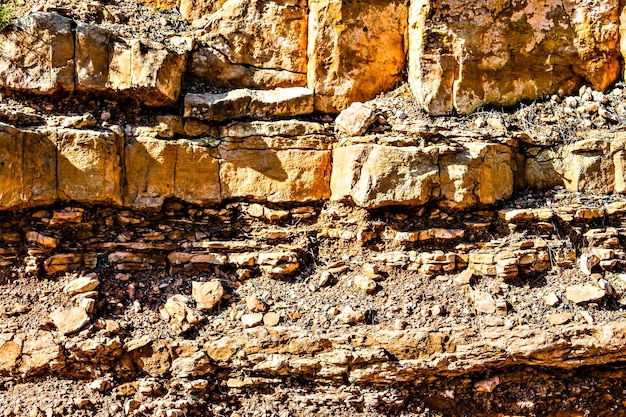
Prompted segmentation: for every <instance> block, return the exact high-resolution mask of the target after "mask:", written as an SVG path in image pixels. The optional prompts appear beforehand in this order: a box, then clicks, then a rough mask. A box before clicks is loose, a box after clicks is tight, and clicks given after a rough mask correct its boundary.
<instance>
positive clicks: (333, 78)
mask: <svg viewBox="0 0 626 417" xmlns="http://www.w3.org/2000/svg"><path fill="white" fill-rule="evenodd" d="M309 8H310V13H309V42H308V55H309V63H308V74H307V78H308V86H309V88H310V89H312V90H313V91H314V92H315V109H316V110H319V111H322V112H327V113H338V112H339V111H341V110H343V109H345V108H346V107H347V106H348V105H350V104H351V103H353V102H356V101H361V102H363V101H367V100H370V99H372V98H374V97H375V96H376V95H378V94H379V93H381V92H384V91H388V90H390V89H391V88H393V86H394V85H395V84H396V83H397V82H398V81H400V80H402V73H403V71H404V66H405V31H406V25H407V2H406V1H404V0H372V1H362V2H361V1H342V0H311V1H310V2H309Z"/></svg>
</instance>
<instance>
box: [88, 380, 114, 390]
mask: <svg viewBox="0 0 626 417" xmlns="http://www.w3.org/2000/svg"><path fill="white" fill-rule="evenodd" d="M89 389H90V390H91V391H94V392H104V391H107V390H109V389H111V383H110V382H109V381H107V380H106V379H102V378H98V379H95V380H94V381H93V382H92V383H91V384H89Z"/></svg>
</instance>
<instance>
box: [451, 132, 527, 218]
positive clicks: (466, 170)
mask: <svg viewBox="0 0 626 417" xmlns="http://www.w3.org/2000/svg"><path fill="white" fill-rule="evenodd" d="M515 162H516V159H515V155H514V153H513V151H512V150H511V148H509V147H508V146H505V145H501V144H495V143H487V142H475V143H468V144H466V147H465V149H464V151H463V152H458V153H450V154H445V155H442V157H441V159H440V163H439V166H440V167H441V171H440V172H441V173H440V181H441V197H442V201H441V202H440V203H439V205H440V206H442V207H444V208H450V209H465V208H469V207H472V206H475V205H476V204H493V203H495V202H496V201H499V200H502V199H505V198H509V197H511V195H512V194H513V181H514V172H515V170H516V163H515Z"/></svg>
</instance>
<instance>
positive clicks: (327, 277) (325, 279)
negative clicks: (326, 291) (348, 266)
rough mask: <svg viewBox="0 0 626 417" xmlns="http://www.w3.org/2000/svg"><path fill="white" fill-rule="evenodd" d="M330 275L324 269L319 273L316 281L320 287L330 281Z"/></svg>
mask: <svg viewBox="0 0 626 417" xmlns="http://www.w3.org/2000/svg"><path fill="white" fill-rule="evenodd" d="M332 277H333V275H332V274H331V273H330V272H328V271H324V272H322V274H321V275H320V278H319V281H318V282H317V283H318V285H319V286H320V287H325V286H326V285H328V284H329V283H330V280H331V278H332Z"/></svg>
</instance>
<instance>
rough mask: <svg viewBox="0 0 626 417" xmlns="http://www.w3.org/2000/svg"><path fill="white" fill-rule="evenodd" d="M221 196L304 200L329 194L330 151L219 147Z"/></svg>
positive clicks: (290, 200)
mask: <svg viewBox="0 0 626 417" xmlns="http://www.w3.org/2000/svg"><path fill="white" fill-rule="evenodd" d="M220 157H221V168H220V180H221V185H222V198H223V199H230V198H249V199H252V200H255V201H270V202H273V203H282V202H294V201H297V202H305V201H319V200H324V199H327V198H328V197H329V196H330V187H329V180H330V159H331V152H330V151H316V150H300V149H289V150H276V149H234V150H225V149H222V150H220Z"/></svg>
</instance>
